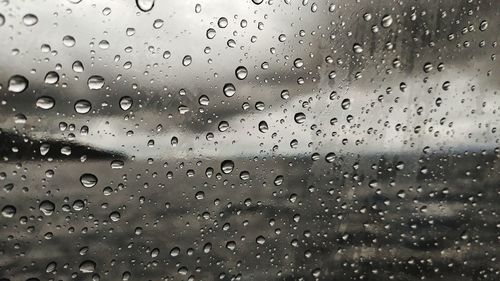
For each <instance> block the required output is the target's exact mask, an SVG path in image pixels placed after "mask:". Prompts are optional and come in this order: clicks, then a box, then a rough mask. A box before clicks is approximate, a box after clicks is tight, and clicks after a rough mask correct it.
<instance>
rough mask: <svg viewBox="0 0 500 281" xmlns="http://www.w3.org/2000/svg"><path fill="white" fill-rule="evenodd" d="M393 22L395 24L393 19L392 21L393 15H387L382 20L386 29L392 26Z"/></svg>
mask: <svg viewBox="0 0 500 281" xmlns="http://www.w3.org/2000/svg"><path fill="white" fill-rule="evenodd" d="M392 22H393V19H392V16H391V15H385V16H384V17H383V18H382V26H383V27H384V28H388V27H389V26H391V25H392Z"/></svg>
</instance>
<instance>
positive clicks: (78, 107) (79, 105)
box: [75, 100, 92, 114]
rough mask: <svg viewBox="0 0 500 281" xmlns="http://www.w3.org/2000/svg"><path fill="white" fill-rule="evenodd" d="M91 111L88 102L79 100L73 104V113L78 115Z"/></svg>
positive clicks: (90, 105)
mask: <svg viewBox="0 0 500 281" xmlns="http://www.w3.org/2000/svg"><path fill="white" fill-rule="evenodd" d="M90 109H92V104H91V103H90V102H89V101H88V100H79V101H77V102H76V103H75V111H76V112H77V113H80V114H85V113H88V112H89V111H90Z"/></svg>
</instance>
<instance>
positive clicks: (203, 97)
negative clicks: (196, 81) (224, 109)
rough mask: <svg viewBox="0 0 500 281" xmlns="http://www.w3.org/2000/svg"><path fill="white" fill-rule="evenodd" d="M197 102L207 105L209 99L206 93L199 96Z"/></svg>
mask: <svg viewBox="0 0 500 281" xmlns="http://www.w3.org/2000/svg"><path fill="white" fill-rule="evenodd" d="M198 103H199V104H200V105H203V106H207V105H208V104H209V103H210V99H209V98H208V97H207V96H206V95H202V96H200V98H199V99H198Z"/></svg>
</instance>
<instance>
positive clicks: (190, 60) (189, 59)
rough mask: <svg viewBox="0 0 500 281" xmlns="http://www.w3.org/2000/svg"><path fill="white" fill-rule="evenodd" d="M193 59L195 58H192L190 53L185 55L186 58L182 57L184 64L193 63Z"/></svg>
mask: <svg viewBox="0 0 500 281" xmlns="http://www.w3.org/2000/svg"><path fill="white" fill-rule="evenodd" d="M192 61H193V59H192V58H191V56H190V55H187V56H184V58H183V59H182V65H184V66H188V65H190V64H191V62H192Z"/></svg>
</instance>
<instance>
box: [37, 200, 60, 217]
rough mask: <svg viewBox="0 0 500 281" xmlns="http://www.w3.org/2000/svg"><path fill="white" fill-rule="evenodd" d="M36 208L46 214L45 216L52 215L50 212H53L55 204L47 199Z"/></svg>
mask: <svg viewBox="0 0 500 281" xmlns="http://www.w3.org/2000/svg"><path fill="white" fill-rule="evenodd" d="M38 209H40V211H41V212H42V213H43V214H44V215H46V216H50V215H52V213H53V212H54V210H55V209H56V205H54V203H52V202H51V201H49V200H44V201H42V202H41V203H40V205H39V206H38Z"/></svg>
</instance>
